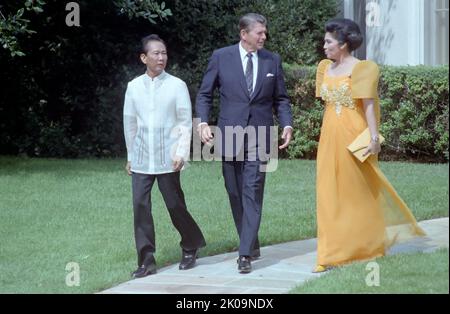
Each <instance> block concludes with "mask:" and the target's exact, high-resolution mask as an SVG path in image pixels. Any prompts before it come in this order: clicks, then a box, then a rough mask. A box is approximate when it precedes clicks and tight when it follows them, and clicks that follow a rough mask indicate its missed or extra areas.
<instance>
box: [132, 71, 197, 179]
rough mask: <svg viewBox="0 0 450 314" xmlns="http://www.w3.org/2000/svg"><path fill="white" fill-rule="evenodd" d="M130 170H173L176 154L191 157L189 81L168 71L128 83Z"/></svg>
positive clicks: (144, 171) (153, 171)
mask: <svg viewBox="0 0 450 314" xmlns="http://www.w3.org/2000/svg"><path fill="white" fill-rule="evenodd" d="M123 123H124V135H125V142H126V146H127V155H128V161H129V162H131V171H133V172H137V173H144V174H162V173H169V172H174V170H173V168H172V163H173V160H174V157H175V156H178V157H181V158H182V159H183V160H188V159H189V153H190V144H191V142H190V141H191V134H192V111H191V100H190V97H189V91H188V88H187V86H186V83H185V82H183V81H182V80H180V79H179V78H177V77H175V76H172V75H170V74H168V73H166V72H164V71H163V72H162V73H161V74H160V75H158V76H157V77H155V78H153V79H152V78H151V77H150V76H148V75H147V74H143V75H141V76H139V77H137V78H135V79H134V80H132V81H131V82H129V83H128V87H127V91H126V93H125V103H124V109H123Z"/></svg>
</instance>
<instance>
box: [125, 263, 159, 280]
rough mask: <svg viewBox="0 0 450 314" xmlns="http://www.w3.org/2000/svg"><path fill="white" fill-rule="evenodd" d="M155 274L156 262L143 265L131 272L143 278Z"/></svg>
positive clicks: (135, 276) (132, 275)
mask: <svg viewBox="0 0 450 314" xmlns="http://www.w3.org/2000/svg"><path fill="white" fill-rule="evenodd" d="M153 274H156V264H150V265H141V266H139V267H138V269H136V270H135V271H134V272H133V273H132V274H131V277H133V278H142V277H146V276H149V275H153Z"/></svg>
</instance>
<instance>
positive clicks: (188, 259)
mask: <svg viewBox="0 0 450 314" xmlns="http://www.w3.org/2000/svg"><path fill="white" fill-rule="evenodd" d="M197 254H198V249H195V250H192V251H186V250H184V249H183V252H182V255H183V257H182V259H181V262H180V266H178V268H179V269H180V270H187V269H191V268H192V267H194V266H195V261H196V259H197Z"/></svg>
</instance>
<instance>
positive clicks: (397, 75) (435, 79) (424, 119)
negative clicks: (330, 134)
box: [285, 65, 449, 162]
mask: <svg viewBox="0 0 450 314" xmlns="http://www.w3.org/2000/svg"><path fill="white" fill-rule="evenodd" d="M285 72H286V78H287V84H288V88H289V94H290V96H291V100H292V104H293V113H294V130H295V133H294V135H295V138H294V140H293V145H292V147H290V149H289V150H288V152H287V156H288V157H289V158H314V157H315V155H316V152H317V143H318V139H319V134H320V126H321V120H322V112H323V104H322V102H321V101H320V100H317V99H315V97H314V96H315V95H314V92H315V90H314V87H315V67H300V66H289V65H286V71H285ZM448 72H449V68H448V66H441V67H425V66H415V67H395V66H382V67H381V77H380V83H379V96H380V105H381V126H380V132H381V133H382V134H383V135H384V136H385V137H386V143H385V144H383V151H382V154H381V155H380V157H381V159H385V160H415V161H427V162H448V160H449V153H448V140H449V137H448V106H449V103H448V96H449V94H448V93H449V86H448V85H449V84H448V74H449V73H448Z"/></svg>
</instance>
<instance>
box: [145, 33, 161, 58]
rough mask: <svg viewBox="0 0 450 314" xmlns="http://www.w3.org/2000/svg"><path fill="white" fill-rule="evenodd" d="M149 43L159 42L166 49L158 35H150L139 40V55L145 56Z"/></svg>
mask: <svg viewBox="0 0 450 314" xmlns="http://www.w3.org/2000/svg"><path fill="white" fill-rule="evenodd" d="M150 41H159V42H161V43H163V45H164V46H165V47H167V45H166V43H165V42H164V40H162V39H161V38H160V37H159V36H158V35H156V34H151V35H148V36H145V37H144V38H142V39H141V52H140V53H143V54H147V49H148V48H147V44H148V43H149V42H150Z"/></svg>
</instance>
